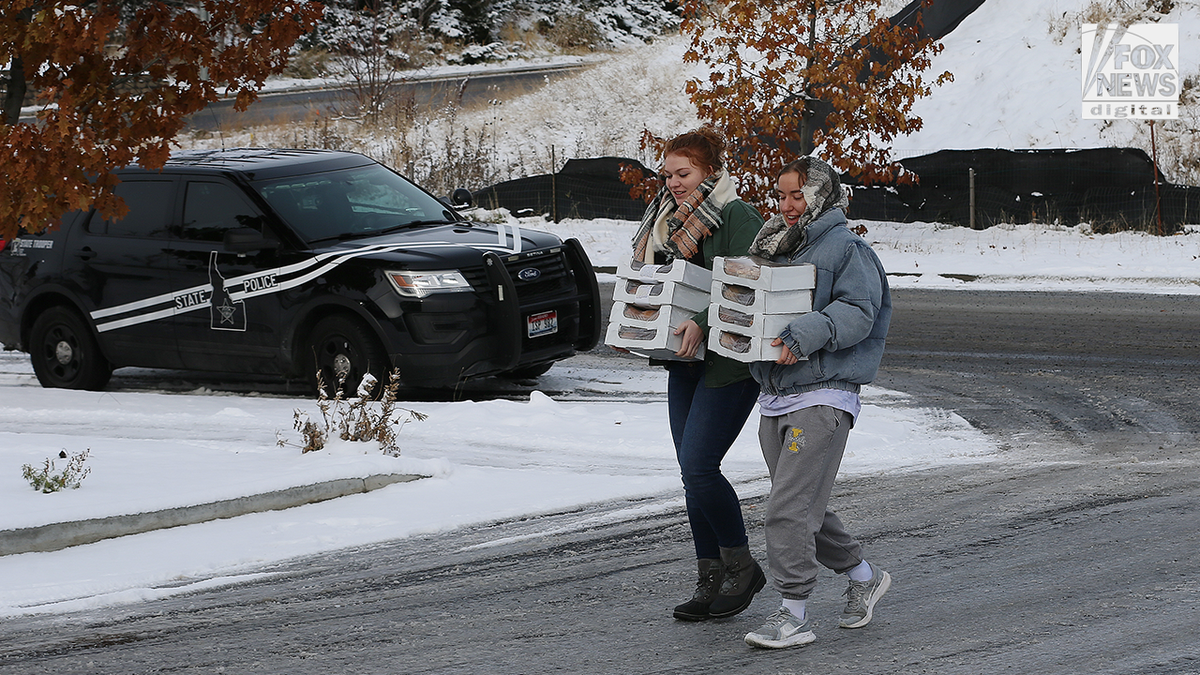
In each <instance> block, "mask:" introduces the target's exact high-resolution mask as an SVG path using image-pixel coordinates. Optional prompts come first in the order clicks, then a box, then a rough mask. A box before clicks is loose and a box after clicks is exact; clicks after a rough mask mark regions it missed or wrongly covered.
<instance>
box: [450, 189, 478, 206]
mask: <svg viewBox="0 0 1200 675" xmlns="http://www.w3.org/2000/svg"><path fill="white" fill-rule="evenodd" d="M450 202H451V203H452V204H453V205H454V206H456V207H472V206H475V196H474V195H472V194H471V191H470V190H468V189H467V188H458V189H456V190H455V191H454V192H453V193H452V194H451V195H450Z"/></svg>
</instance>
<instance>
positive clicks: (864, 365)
mask: <svg viewBox="0 0 1200 675" xmlns="http://www.w3.org/2000/svg"><path fill="white" fill-rule="evenodd" d="M775 262H789V263H791V264H793V265H799V264H801V263H811V264H813V265H815V266H816V268H817V287H816V289H815V290H814V291H813V311H812V312H809V313H807V314H802V315H800V316H799V317H797V318H796V319H793V320H792V322H791V323H789V324H788V326H787V328H785V329H784V331H783V334H782V335H780V336H779V337H780V338H782V339H783V342H784V344H786V345H787V346H788V349H790V350H791V351H792V353H793V354H795V355H796V356H797V357H800V356H807V357H808V359H807V360H803V361H799V362H797V363H794V364H792V365H788V366H784V365H780V364H777V363H775V362H773V361H757V362H754V363H751V364H750V373H751V375H753V376H754V379H755V380H757V381H758V383H759V384H760V385H762V391H763V393H764V394H800V393H804V392H807V391H814V390H817V389H841V390H845V391H852V392H856V393H857V392H858V391H859V389H860V388H861V387H862V385H864V384H867V383H869V382H871V380H873V379H875V374H876V372H878V370H879V362H880V360H881V359H882V358H883V344H884V340H885V338H886V337H887V331H888V325H889V324H890V323H891V319H892V298H891V293H890V291H889V290H888V283H887V275H886V273H885V272H884V270H883V265H882V264H881V263H880V262H879V258H878V257H877V256H876V255H875V252H874V251H872V250H871V247H870V245H869V244H867V242H865V241H863V240H862V238H861V237H859V236H858V235H856V234H854V233H853V232H851V231H850V230H849V229H848V228H847V227H846V216H845V214H844V213H843V212H842V210H841V209H830V210H829V211H826V212H825V213H823V214H821V215H820V216H819V217H818V218H817V219H816V220H814V221H813V222H812V223H810V224H809V225H808V230H807V234H806V237H805V240H804V244H803V245H802V246H801V247H800V250H798V251H796V253H795V254H794V255H793V256H792V257H791V258H790V259H785V258H782V257H780V258H778V259H776V260H775Z"/></svg>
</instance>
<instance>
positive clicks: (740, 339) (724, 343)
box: [708, 328, 783, 363]
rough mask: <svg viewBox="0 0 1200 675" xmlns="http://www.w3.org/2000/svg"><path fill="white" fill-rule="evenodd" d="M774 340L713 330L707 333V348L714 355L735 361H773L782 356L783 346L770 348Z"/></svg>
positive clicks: (772, 338)
mask: <svg viewBox="0 0 1200 675" xmlns="http://www.w3.org/2000/svg"><path fill="white" fill-rule="evenodd" d="M774 339H775V338H774V337H757V336H753V335H742V334H740V333H733V332H731V331H727V330H721V329H719V328H713V329H711V330H709V331H708V348H709V349H710V350H712V353H714V354H720V355H721V356H728V357H729V358H731V359H734V360H735V361H743V362H746V363H749V362H751V361H774V360H776V359H778V358H779V357H780V355H782V354H783V345H780V346H778V347H772V346H771V342H772V341H774Z"/></svg>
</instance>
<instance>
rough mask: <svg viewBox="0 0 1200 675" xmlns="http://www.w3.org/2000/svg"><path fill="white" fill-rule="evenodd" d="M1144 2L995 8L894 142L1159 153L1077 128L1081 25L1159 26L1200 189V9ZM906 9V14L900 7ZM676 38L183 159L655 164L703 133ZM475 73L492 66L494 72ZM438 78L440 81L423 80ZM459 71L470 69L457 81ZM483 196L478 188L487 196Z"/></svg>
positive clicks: (972, 20)
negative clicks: (325, 153) (232, 154)
mask: <svg viewBox="0 0 1200 675" xmlns="http://www.w3.org/2000/svg"><path fill="white" fill-rule="evenodd" d="M1148 1H1149V0H1137V2H1134V3H1129V2H1118V0H1105V1H1104V2H1096V1H1094V0H1045V1H1044V2H1042V3H1039V6H1038V7H1037V8H1036V9H1033V10H1031V9H1030V3H1027V2H1025V1H1024V0H987V1H986V2H985V3H984V4H983V5H982V6H981V7H980V8H979V9H978V10H976V11H975V12H974V13H973V14H972V15H970V16H968V17H967V18H966V20H964V21H963V22H962V24H961V25H960V26H959V27H958V28H957V29H956V30H955V31H954V32H953V33H951V34H950V35H948V36H947V37H946V38H945V39H944V40H943V43H944V44H945V50H944V51H943V52H942V53H941V54H940V55H939V56H937V57H936V59H935V61H934V64H933V68H932V69H931V72H941V71H943V70H948V71H950V72H951V73H953V74H954V81H953V82H952V83H949V84H947V85H945V86H943V87H941V88H939V89H935V90H934V92H933V95H932V96H931V97H930V98H928V99H925V100H921V101H918V102H917V104H916V106H915V109H914V114H915V115H917V116H919V117H921V118H922V119H923V121H924V128H923V129H922V130H921V131H919V132H917V133H915V134H913V135H911V136H908V137H904V138H899V139H897V140H896V141H895V142H894V144H893V149H894V155H895V156H896V157H897V158H904V157H908V156H913V155H920V154H926V153H930V152H934V151H936V150H940V149H946V148H957V149H967V148H1007V149H1026V148H1095V147H1112V146H1120V147H1124V146H1128V147H1137V148H1141V149H1143V150H1145V151H1146V152H1147V154H1150V153H1151V152H1152V148H1151V144H1150V134H1149V126H1148V124H1146V123H1145V122H1135V121H1095V120H1083V119H1080V112H1081V105H1082V104H1081V86H1080V81H1081V76H1080V70H1081V57H1080V55H1079V48H1080V24H1081V23H1082V22H1083V21H1085V20H1090V21H1100V22H1105V21H1108V20H1112V19H1120V20H1122V21H1133V22H1141V21H1163V22H1173V23H1178V24H1179V26H1180V41H1181V50H1180V53H1179V55H1178V64H1177V65H1178V67H1179V69H1180V73H1181V75H1182V76H1183V77H1184V78H1185V82H1186V83H1188V84H1190V86H1191V88H1190V89H1188V90H1187V91H1186V92H1185V95H1184V105H1183V106H1182V111H1183V112H1182V115H1181V119H1179V120H1176V121H1171V122H1166V123H1161V124H1159V125H1158V127H1157V133H1156V135H1157V145H1158V147H1157V151H1158V155H1159V159H1160V167H1161V169H1162V171H1163V172H1164V174H1165V175H1166V176H1167V178H1168V179H1169V180H1171V181H1173V182H1177V183H1183V184H1190V185H1200V139H1198V138H1197V130H1198V129H1200V105H1198V104H1197V102H1196V89H1195V83H1196V82H1197V81H1200V50H1196V49H1189V47H1190V46H1191V45H1196V44H1200V3H1197V2H1196V1H1194V0H1186V1H1184V0H1177V1H1174V2H1172V1H1171V0H1153V2H1152V4H1154V5H1156V6H1170V11H1169V12H1167V13H1165V14H1159V13H1155V12H1151V11H1149V10H1141V11H1134V10H1126V11H1125V12H1124V13H1123V14H1120V15H1117V14H1114V13H1113V12H1111V11H1109V10H1106V9H1105V7H1108V6H1119V7H1130V6H1131V5H1134V4H1136V5H1141V6H1145V5H1146V4H1147V2H1148ZM898 4H902V3H897V5H898ZM685 48H686V45H685V42H684V40H683V39H682V38H681V37H679V36H666V37H661V38H658V39H656V40H655V41H653V42H652V43H649V44H634V45H629V46H625V47H622V48H620V49H618V50H614V51H610V52H599V53H596V54H594V55H593V56H591V57H589V61H595V65H593V66H592V67H590V68H589V69H587V70H586V71H585V72H583V73H581V74H579V75H577V76H574V77H569V78H561V79H555V80H553V81H551V82H550V83H549V84H547V85H546V86H544V87H542V88H540V89H537V90H535V91H531V92H528V93H525V94H519V95H508V96H500V95H498V96H497V98H496V99H495V100H494V101H493V102H492V104H491V105H489V106H487V107H486V108H485V109H481V110H457V109H450V108H444V109H440V110H438V111H436V114H421V115H416V116H411V117H409V118H408V119H407V120H406V121H405V124H404V125H402V126H397V125H396V124H387V125H375V126H372V125H369V124H367V125H364V124H363V123H362V122H361V121H352V120H336V119H328V118H323V119H314V120H309V121H307V122H303V123H300V124H290V125H286V126H284V127H277V128H264V129H254V130H245V131H243V132H227V133H225V134H222V135H221V136H219V137H207V138H206V137H187V138H183V139H181V143H182V144H183V145H184V146H186V147H219V146H220V145H222V144H224V145H238V144H257V145H282V146H293V145H301V146H310V147H311V146H317V147H321V146H325V147H329V146H331V145H334V146H336V147H339V148H343V149H355V150H359V151H361V152H365V153H366V154H369V155H371V156H373V157H376V158H378V159H381V160H382V161H384V162H386V163H388V164H390V165H392V166H396V167H397V168H399V169H400V170H401V171H403V172H404V173H406V174H408V175H410V176H412V177H414V178H415V179H417V180H418V181H419V182H426V183H428V182H429V181H431V180H433V182H434V185H433V188H434V189H435V190H440V189H443V188H442V186H440V185H437V184H436V180H435V179H434V176H435V173H436V172H435V169H436V168H437V167H445V166H449V165H454V164H464V163H467V164H470V165H471V166H472V167H473V168H477V167H484V169H483V170H482V173H484V174H486V175H485V176H484V177H483V178H482V179H481V180H480V185H479V186H482V185H486V184H490V183H495V182H499V181H503V180H508V179H511V178H516V177H521V176H525V175H532V174H539V173H547V172H550V171H552V170H556V169H559V168H561V167H562V165H563V163H564V162H565V161H566V160H567V159H569V158H572V157H595V156H601V155H618V156H625V157H634V158H637V159H640V160H641V161H643V162H645V163H647V164H652V163H653V162H654V161H655V158H653V157H648V156H644V154H643V153H641V151H640V150H639V149H638V139H639V137H640V135H641V133H642V131H643V130H644V129H648V130H649V131H651V132H653V133H655V134H657V135H660V136H666V135H671V134H674V133H678V132H680V131H683V130H686V129H688V128H691V127H694V126H696V125H697V124H698V123H699V122H698V120H697V118H696V116H695V112H694V109H693V108H692V106H691V103H690V101H689V100H688V97H687V95H686V94H685V92H684V87H685V84H686V82H687V80H688V79H691V78H697V77H704V76H705V73H704V72H701V71H698V70H697V69H696V67H695V66H691V65H687V64H684V63H683V62H682V55H683V52H684V51H685ZM474 67H476V68H488V67H492V66H489V65H486V64H481V65H477V66H474ZM423 72H425V73H427V74H430V73H431V74H436V73H437V70H436V69H425V70H424V71H423ZM458 72H461V71H458ZM479 186H475V187H479Z"/></svg>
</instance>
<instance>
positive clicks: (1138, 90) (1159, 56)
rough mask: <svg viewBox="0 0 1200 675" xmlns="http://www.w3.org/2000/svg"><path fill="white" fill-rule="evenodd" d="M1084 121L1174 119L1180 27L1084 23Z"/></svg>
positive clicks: (1176, 100) (1170, 25)
mask: <svg viewBox="0 0 1200 675" xmlns="http://www.w3.org/2000/svg"><path fill="white" fill-rule="evenodd" d="M1082 34H1083V46H1082V49H1081V50H1080V53H1081V54H1082V56H1083V119H1085V120H1106V119H1137V120H1173V119H1178V118H1179V92H1180V86H1179V84H1180V80H1179V68H1178V67H1177V66H1176V64H1177V63H1178V62H1179V25H1178V24H1146V23H1141V24H1134V25H1132V26H1128V27H1121V26H1118V25H1117V24H1108V25H1107V26H1104V25H1100V24H1094V23H1085V24H1083V32H1082Z"/></svg>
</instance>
